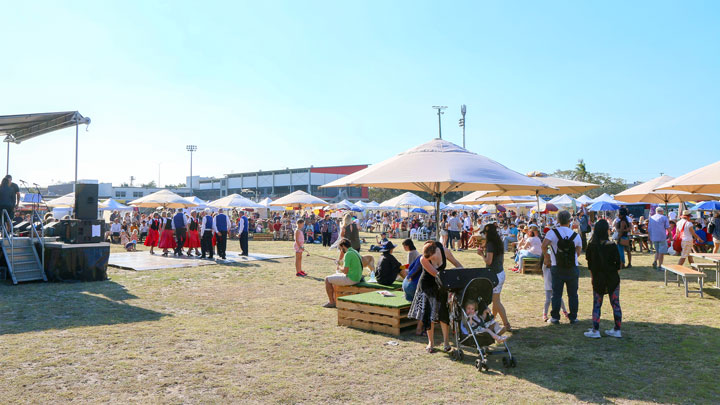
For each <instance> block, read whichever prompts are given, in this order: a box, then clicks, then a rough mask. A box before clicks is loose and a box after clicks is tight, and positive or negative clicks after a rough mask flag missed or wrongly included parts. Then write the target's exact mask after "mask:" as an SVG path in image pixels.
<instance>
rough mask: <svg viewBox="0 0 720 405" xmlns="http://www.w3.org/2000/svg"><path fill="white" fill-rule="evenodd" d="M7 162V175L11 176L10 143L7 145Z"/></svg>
mask: <svg viewBox="0 0 720 405" xmlns="http://www.w3.org/2000/svg"><path fill="white" fill-rule="evenodd" d="M5 162H6V165H7V166H6V168H5V175H6V176H7V175H8V174H10V142H8V143H7V160H6V161H5Z"/></svg>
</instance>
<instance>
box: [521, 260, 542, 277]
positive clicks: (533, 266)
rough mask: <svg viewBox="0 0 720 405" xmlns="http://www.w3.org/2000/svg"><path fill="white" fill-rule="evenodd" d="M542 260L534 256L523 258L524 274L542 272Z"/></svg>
mask: <svg viewBox="0 0 720 405" xmlns="http://www.w3.org/2000/svg"><path fill="white" fill-rule="evenodd" d="M541 263H542V262H541V261H540V259H536V258H532V257H526V258H523V266H522V267H523V271H522V273H523V274H526V273H527V274H533V273H537V274H542V264H541Z"/></svg>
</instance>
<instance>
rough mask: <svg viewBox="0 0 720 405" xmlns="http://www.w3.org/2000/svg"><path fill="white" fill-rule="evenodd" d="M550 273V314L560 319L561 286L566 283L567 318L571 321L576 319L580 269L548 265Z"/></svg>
mask: <svg viewBox="0 0 720 405" xmlns="http://www.w3.org/2000/svg"><path fill="white" fill-rule="evenodd" d="M550 274H552V291H553V293H552V310H551V311H550V316H551V317H552V318H553V319H560V303H561V302H562V294H563V287H564V286H566V285H567V295H568V310H569V313H568V318H569V319H570V320H571V321H572V320H575V319H577V312H578V293H577V291H578V278H579V277H580V270H578V268H577V266H575V267H573V268H572V269H561V268H559V267H557V266H552V267H550Z"/></svg>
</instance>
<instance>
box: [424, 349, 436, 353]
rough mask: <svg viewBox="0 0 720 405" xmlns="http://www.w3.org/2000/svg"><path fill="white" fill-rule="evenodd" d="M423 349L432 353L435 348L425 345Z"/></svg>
mask: <svg viewBox="0 0 720 405" xmlns="http://www.w3.org/2000/svg"><path fill="white" fill-rule="evenodd" d="M425 351H426V352H428V354H433V353H435V352H436V351H437V350H435V348H434V347H426V348H425Z"/></svg>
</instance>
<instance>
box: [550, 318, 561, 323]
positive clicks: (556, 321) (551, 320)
mask: <svg viewBox="0 0 720 405" xmlns="http://www.w3.org/2000/svg"><path fill="white" fill-rule="evenodd" d="M550 323H551V324H553V325H559V324H560V320H559V319H555V318H550Z"/></svg>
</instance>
